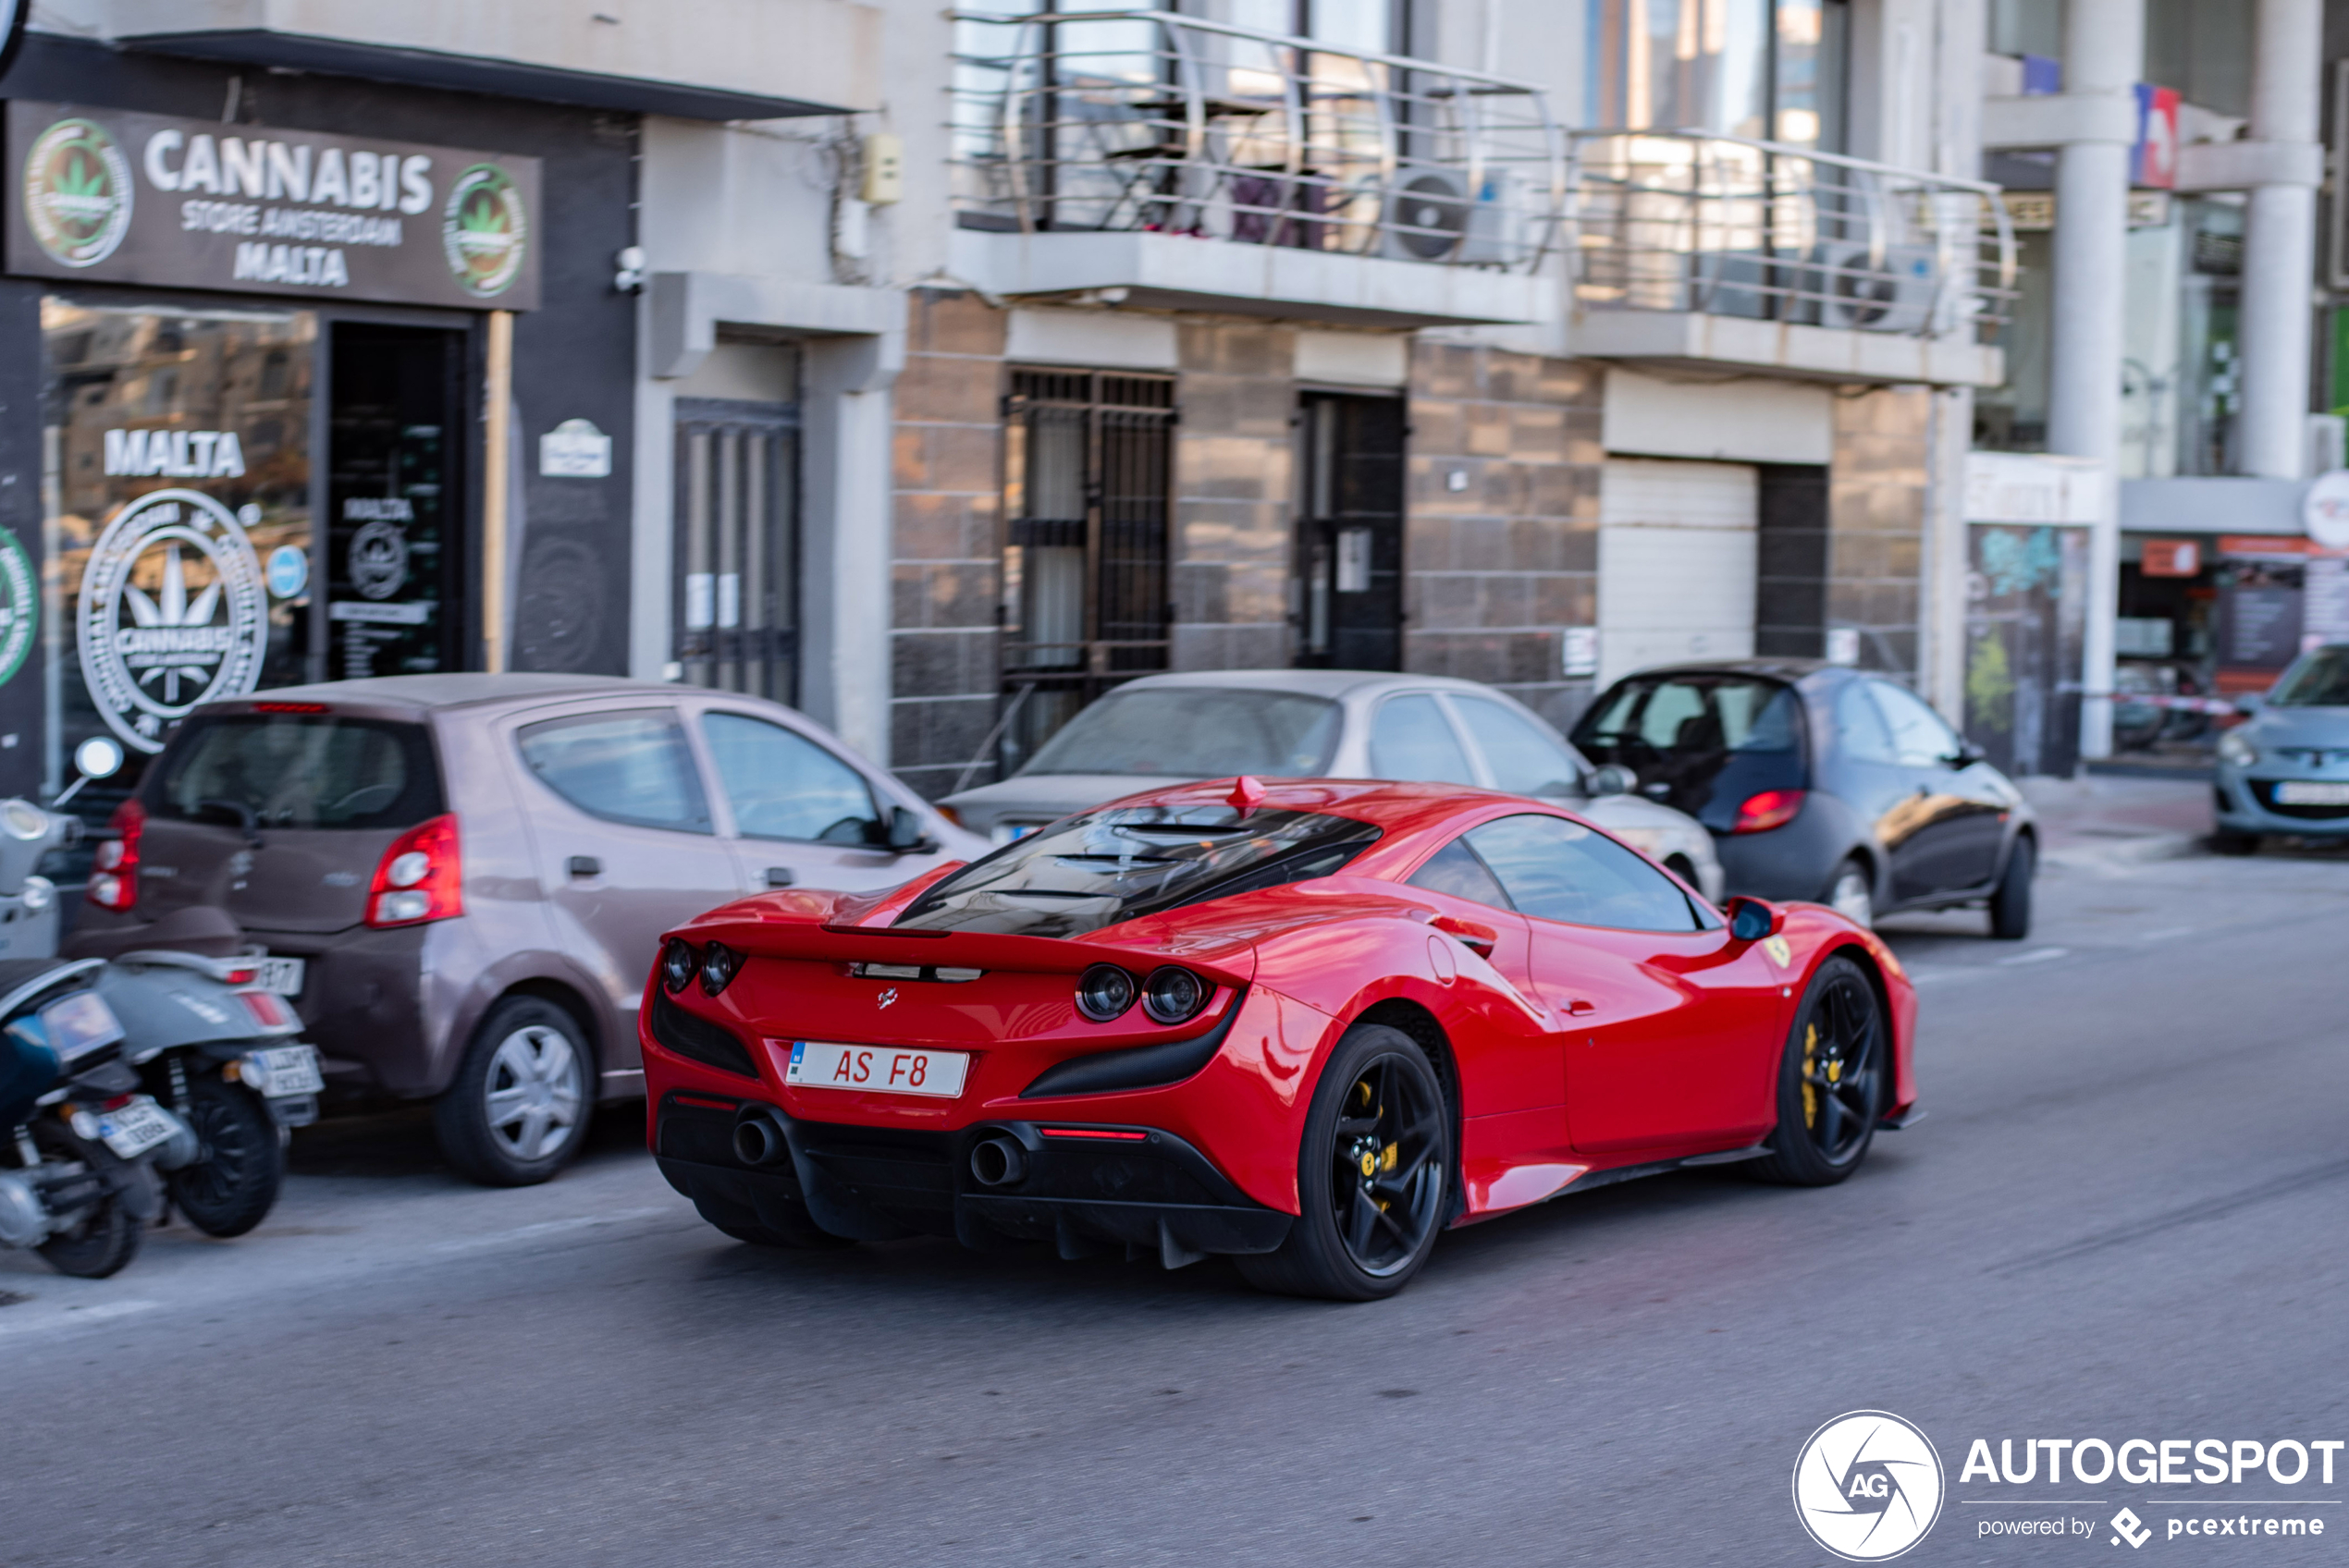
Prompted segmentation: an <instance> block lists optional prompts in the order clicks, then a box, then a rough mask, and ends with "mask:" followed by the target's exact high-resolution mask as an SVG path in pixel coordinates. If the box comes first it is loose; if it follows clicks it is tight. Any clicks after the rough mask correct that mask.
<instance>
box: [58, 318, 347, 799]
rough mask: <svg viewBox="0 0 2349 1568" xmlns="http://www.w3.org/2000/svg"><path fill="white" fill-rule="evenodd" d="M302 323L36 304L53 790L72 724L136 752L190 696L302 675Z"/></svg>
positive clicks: (305, 427) (306, 513) (306, 515)
mask: <svg viewBox="0 0 2349 1568" xmlns="http://www.w3.org/2000/svg"><path fill="white" fill-rule="evenodd" d="M317 334H318V323H317V319H316V317H315V315H314V312H308V311H276V310H269V309H266V308H260V309H252V310H218V309H210V308H203V309H179V308H176V307H170V306H161V305H152V304H149V305H127V306H112V305H91V304H86V303H83V302H80V301H79V300H70V299H64V298H55V297H53V298H50V299H48V300H43V304H42V345H43V369H44V373H45V389H44V396H43V421H42V423H43V431H44V435H45V440H44V444H43V475H42V480H43V512H44V517H45V528H46V543H47V550H48V575H47V582H46V583H45V584H44V594H45V599H46V605H45V610H46V614H45V617H44V636H45V638H46V642H47V646H46V647H45V648H44V650H43V652H44V655H46V657H47V661H48V668H49V669H50V671H51V675H50V691H49V699H48V701H49V717H50V724H49V755H48V758H47V762H46V772H47V776H48V780H49V784H50V787H51V788H53V789H54V788H56V787H58V786H60V785H62V784H63V783H64V782H65V781H66V777H65V773H64V766H63V758H65V757H66V756H68V755H70V754H71V753H72V750H73V748H74V747H75V746H76V745H77V744H79V743H80V741H82V740H84V739H86V738H87V737H89V736H92V735H97V734H107V733H111V734H113V735H115V736H116V737H117V738H118V739H120V740H121V741H123V742H125V744H126V745H127V746H128V747H129V751H130V755H131V757H132V758H133V760H134V763H135V762H136V761H137V760H138V759H140V758H141V757H142V756H144V755H147V754H151V753H154V752H156V751H159V750H161V749H162V746H163V742H164V739H165V736H166V733H167V731H168V730H169V729H170V727H171V725H172V724H173V723H175V722H176V721H177V720H178V718H179V717H181V716H183V715H185V714H186V713H187V712H188V711H189V710H190V709H191V708H192V707H193V706H194V705H195V704H197V703H199V702H203V701H204V700H205V699H207V698H212V697H222V696H232V695H236V694H238V693H240V692H250V691H252V690H254V689H255V688H257V687H261V686H275V685H286V684H289V683H291V682H294V681H298V680H303V679H305V678H306V677H307V676H308V675H309V673H310V667H309V656H308V655H309V649H310V643H311V635H310V626H309V618H310V606H311V589H312V587H313V582H312V554H313V552H312V533H311V515H310V507H311V398H312V386H311V379H312V367H313V365H314V362H315V359H314V353H313V349H314V344H315V342H316V339H317ZM133 771H134V772H135V768H134V770H133ZM126 782H127V780H126Z"/></svg>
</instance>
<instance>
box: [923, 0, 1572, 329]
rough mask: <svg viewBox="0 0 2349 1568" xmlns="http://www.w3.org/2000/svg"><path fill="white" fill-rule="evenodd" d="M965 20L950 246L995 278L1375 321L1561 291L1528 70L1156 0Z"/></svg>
mask: <svg viewBox="0 0 2349 1568" xmlns="http://www.w3.org/2000/svg"><path fill="white" fill-rule="evenodd" d="M955 20H956V23H957V42H958V45H959V48H958V53H957V55H956V59H955V70H954V82H953V122H952V130H953V169H954V196H953V202H954V209H955V214H956V224H957V241H958V251H959V252H960V254H961V255H962V256H964V257H968V258H970V259H971V264H975V265H978V266H980V267H982V268H984V269H985V270H986V271H987V273H988V281H989V282H990V286H1000V288H999V291H1001V292H1005V293H1017V294H1037V293H1068V292H1077V291H1083V290H1101V289H1105V288H1122V289H1124V290H1125V291H1126V292H1125V298H1126V299H1127V300H1129V301H1130V302H1133V303H1137V304H1150V303H1158V304H1167V305H1184V306H1187V307H1190V308H1200V307H1202V306H1205V307H1207V308H1224V309H1234V308H1236V309H1241V310H1249V309H1255V310H1261V311H1265V312H1278V313H1282V314H1300V313H1301V314H1306V315H1313V316H1321V317H1324V318H1326V319H1332V320H1358V321H1363V322H1370V323H1380V324H1384V325H1425V324H1433V323H1436V322H1444V321H1527V320H1536V319H1540V318H1541V317H1542V315H1543V313H1544V310H1543V298H1544V297H1545V296H1546V295H1550V294H1554V293H1555V285H1554V284H1553V285H1552V286H1551V287H1550V288H1543V287H1542V286H1541V285H1539V284H1538V283H1537V282H1536V275H1537V274H1539V273H1540V272H1541V271H1542V270H1543V261H1544V259H1545V258H1547V257H1549V256H1552V255H1555V254H1556V253H1557V251H1558V248H1559V239H1560V236H1561V232H1562V230H1561V223H1560V220H1561V217H1562V214H1563V212H1564V208H1565V201H1566V191H1567V176H1566V161H1567V143H1566V138H1565V134H1564V132H1563V131H1562V130H1561V129H1560V128H1559V127H1558V125H1557V123H1556V121H1555V120H1554V119H1553V118H1552V117H1551V116H1550V111H1549V104H1548V100H1547V98H1546V97H1545V95H1544V93H1543V90H1542V89H1541V88H1540V87H1538V86H1536V85H1533V84H1531V83H1528V82H1520V81H1515V80H1509V79H1507V78H1503V77H1495V76H1488V75H1485V74H1483V73H1481V72H1475V71H1464V70H1460V69H1457V68H1456V67H1448V66H1439V65H1436V64H1433V63H1432V62H1430V61H1425V60H1415V59H1407V58H1402V57H1398V56H1394V55H1375V54H1366V53H1362V52H1359V51H1355V50H1347V49H1340V48H1333V47H1331V46H1329V45H1327V44H1325V43H1318V42H1315V41H1313V40H1310V39H1303V38H1294V37H1290V36H1287V35H1285V34H1281V33H1271V32H1261V31H1254V30H1251V29H1248V28H1241V27H1234V26H1230V25H1227V24H1224V23H1221V22H1212V21H1206V20H1202V19H1199V18H1189V17H1182V16H1176V15H1174V14H1172V13H1169V12H1165V11H1156V10H1142V9H1136V10H1125V11H1088V12H1083V13H1079V14H1076V15H1069V14H1065V13H1064V14H1059V15H1024V16H1011V17H1002V16H990V15H987V14H984V13H978V12H968V11H964V12H957V13H955ZM1007 241H1008V242H1007Z"/></svg>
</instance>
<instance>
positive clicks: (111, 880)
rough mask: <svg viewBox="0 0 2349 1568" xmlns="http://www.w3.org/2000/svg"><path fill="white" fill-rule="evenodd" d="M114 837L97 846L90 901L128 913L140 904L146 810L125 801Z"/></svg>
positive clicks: (119, 808)
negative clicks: (142, 845)
mask: <svg viewBox="0 0 2349 1568" xmlns="http://www.w3.org/2000/svg"><path fill="white" fill-rule="evenodd" d="M113 827H114V837H113V838H111V839H107V840H106V841H105V843H103V844H100V845H99V846H98V852H97V854H96V855H94V856H93V857H92V859H91V862H90V888H89V894H90V901H91V902H92V903H93V904H96V905H97V906H98V907H99V908H100V909H110V910H116V911H121V910H127V909H129V907H130V906H131V905H132V904H135V903H137V902H138V901H139V839H140V837H141V835H142V834H144V833H145V832H146V830H147V808H146V807H144V806H142V805H141V804H140V803H139V802H137V801H125V802H122V804H120V805H118V806H117V807H115V808H114V822H113Z"/></svg>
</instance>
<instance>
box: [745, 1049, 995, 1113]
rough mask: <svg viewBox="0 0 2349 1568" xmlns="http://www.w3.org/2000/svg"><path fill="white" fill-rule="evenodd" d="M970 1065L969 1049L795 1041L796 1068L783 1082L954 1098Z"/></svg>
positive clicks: (789, 1070)
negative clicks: (942, 1049) (925, 1048)
mask: <svg viewBox="0 0 2349 1568" xmlns="http://www.w3.org/2000/svg"><path fill="white" fill-rule="evenodd" d="M779 1043H780V1042H779ZM970 1064H971V1059H970V1057H969V1055H968V1053H966V1052H964V1051H924V1050H911V1049H908V1048H906V1047H902V1046H842V1045H834V1044H831V1043H830V1042H829V1041H825V1040H793V1042H792V1047H791V1066H790V1067H788V1068H786V1069H785V1070H784V1072H783V1082H784V1083H786V1084H793V1085H794V1086H796V1087H799V1088H803V1089H865V1090H869V1091H872V1092H874V1093H877V1094H884V1095H934V1096H939V1097H940V1098H941V1099H952V1098H953V1097H954V1096H956V1095H959V1094H961V1093H962V1092H963V1078H964V1075H965V1074H966V1073H968V1072H970Z"/></svg>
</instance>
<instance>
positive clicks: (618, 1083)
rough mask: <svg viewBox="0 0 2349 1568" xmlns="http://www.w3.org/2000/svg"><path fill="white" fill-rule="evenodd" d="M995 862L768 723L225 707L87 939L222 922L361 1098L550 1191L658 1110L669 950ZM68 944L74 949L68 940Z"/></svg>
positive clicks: (656, 700) (81, 927) (178, 742)
mask: <svg viewBox="0 0 2349 1568" xmlns="http://www.w3.org/2000/svg"><path fill="white" fill-rule="evenodd" d="M987 848H988V846H987V844H986V842H985V841H984V840H982V839H977V838H975V837H974V836H972V835H970V834H967V833H965V832H964V831H962V830H961V829H960V828H958V827H954V826H953V825H952V824H951V823H949V822H947V821H946V820H945V819H944V818H943V817H941V816H940V815H938V814H937V813H936V812H935V811H933V810H932V809H931V808H930V807H929V806H928V805H927V804H925V803H924V802H922V801H921V799H920V798H919V797H917V796H916V795H915V794H914V793H913V792H912V791H911V790H907V789H906V788H905V787H904V786H903V785H902V784H899V783H898V782H897V781H896V780H895V779H893V778H890V777H889V775H888V774H886V773H884V772H882V771H880V770H879V769H878V768H875V767H873V766H870V765H868V764H866V763H864V762H863V761H861V760H860V759H858V758H857V757H856V756H855V753H851V752H849V751H848V750H847V749H846V748H845V747H843V746H842V744H841V743H840V741H838V740H836V739H835V738H834V737H832V736H831V735H830V733H828V732H827V731H825V730H824V729H821V728H820V727H818V726H817V725H815V724H813V723H811V722H810V721H809V720H807V719H806V718H805V717H802V716H801V715H799V714H797V713H794V712H793V711H792V710H791V709H789V708H785V707H782V706H781V705H779V704H773V703H769V702H763V701H760V700H759V699H756V698H753V697H742V696H735V695H731V694H728V693H726V692H711V691H704V690H700V689H697V688H691V687H680V686H670V685H658V684H654V683H650V682H640V681H626V680H609V679H581V678H573V677H563V676H547V675H423V676H395V677H390V678H387V679H382V680H349V681H339V682H334V683H328V684H322V685H315V686H297V687H286V688H280V689H278V690H275V691H271V692H264V693H262V694H260V695H258V696H254V697H246V698H240V699H237V700H234V701H229V702H221V703H213V704H206V705H205V706H203V707H201V708H199V709H197V710H196V712H195V713H194V714H192V715H191V716H190V717H189V718H188V719H187V720H186V722H185V723H183V724H182V725H181V726H180V727H179V728H178V730H177V732H176V733H174V734H173V736H172V738H171V740H170V742H169V743H168V745H166V747H165V749H164V752H163V753H162V754H161V755H160V756H158V757H157V758H156V759H155V760H154V763H153V764H152V765H150V766H149V767H148V769H147V772H146V775H145V777H144V778H142V779H141V782H140V785H139V788H138V790H137V793H136V794H135V795H134V796H133V797H132V799H131V800H130V801H129V802H127V803H126V804H125V805H124V806H123V808H122V810H121V812H120V813H118V814H117V817H116V834H115V837H114V838H113V839H111V840H110V841H109V842H108V843H106V844H102V845H101V846H100V850H99V855H98V862H97V871H96V872H95V874H93V876H92V879H91V885H90V894H89V899H90V905H91V906H92V907H87V908H85V909H84V910H83V911H82V913H81V917H80V921H79V923H78V925H77V930H76V933H75V938H74V944H79V945H80V946H81V947H83V948H84V949H89V950H117V949H121V948H123V947H124V946H125V945H126V944H131V945H135V944H136V943H137V941H138V940H139V937H140V934H141V932H143V931H144V930H145V929H146V928H147V927H149V926H150V925H153V924H154V922H157V921H160V920H164V919H166V918H168V917H170V916H171V915H173V914H174V913H177V912H179V911H182V910H186V909H190V908H193V907H197V906H203V905H212V906H216V907H218V908H220V909H223V910H226V911H227V912H228V914H229V915H230V916H232V917H233V918H234V919H235V920H236V921H237V922H238V924H239V925H241V926H242V927H243V928H244V932H245V935H246V937H247V938H248V940H250V941H252V942H256V943H259V944H261V945H262V946H264V947H265V948H266V949H268V952H269V954H270V956H271V957H273V958H276V959H280V960H293V961H299V962H298V964H296V963H292V962H287V963H280V964H277V965H273V966H271V972H272V973H275V974H278V975H280V976H282V977H283V980H284V985H285V988H287V989H288V990H289V991H290V992H291V993H292V994H293V996H294V1000H295V1005H296V1007H297V1008H298V1009H299V1010H300V1011H301V1017H302V1021H303V1023H305V1024H306V1025H308V1037H309V1039H310V1040H311V1041H312V1042H313V1043H314V1044H315V1045H316V1046H317V1047H319V1049H320V1051H321V1052H322V1053H323V1054H324V1055H325V1057H326V1080H327V1092H328V1094H329V1096H333V1097H336V1098H339V1099H343V1100H346V1101H350V1100H362V1101H364V1100H375V1101H382V1100H414V1099H422V1098H426V1097H432V1096H437V1098H438V1101H439V1103H438V1107H437V1127H438V1130H439V1133H440V1140H441V1144H442V1145H443V1147H444V1148H445V1149H446V1150H447V1152H448V1154H449V1158H450V1159H452V1160H453V1161H454V1162H455V1163H456V1164H457V1165H458V1166H459V1167H460V1168H461V1170H464V1171H465V1172H466V1173H467V1174H469V1175H471V1176H473V1177H474V1178H475V1179H477V1180H479V1181H483V1182H492V1183H498V1184H519V1183H523V1182H538V1181H544V1180H545V1179H547V1177H549V1176H551V1175H553V1174H554V1173H555V1172H556V1171H557V1170H560V1169H561V1167H562V1166H563V1164H564V1163H565V1162H566V1161H567V1160H568V1159H569V1158H571V1157H572V1154H573V1153H574V1152H576V1150H577V1149H578V1146H579V1144H580V1141H581V1139H582V1137H583V1136H584V1133H585V1132H586V1127H587V1121H588V1115H589V1112H590V1110H591V1109H592V1102H593V1101H595V1100H598V1099H603V1100H609V1099H621V1098H627V1097H630V1096H635V1095H639V1094H642V1093H643V1090H644V1073H643V1071H642V1068H641V1066H640V1065H639V1058H638V1056H637V1050H636V1005H637V1000H638V998H639V997H640V995H641V994H642V992H643V989H644V985H645V976H646V974H647V973H648V972H649V971H650V969H651V967H652V963H653V959H654V953H655V947H656V943H657V940H658V937H659V935H660V933H661V932H662V931H664V930H667V929H668V928H669V927H670V926H672V925H678V924H680V923H682V922H683V921H684V920H685V919H687V918H688V917H690V916H692V915H695V914H697V913H701V912H702V911H704V910H707V909H710V908H712V907H714V906H716V905H718V904H720V903H724V902H726V901H727V900H732V899H735V898H740V897H742V896H743V895H744V894H746V893H751V892H756V891H763V890H765V889H767V888H781V887H791V886H794V885H796V886H802V887H818V888H842V889H847V890H851V891H855V890H859V889H863V888H883V887H889V886H892V885H894V884H896V883H898V882H902V881H904V880H905V879H906V878H907V877H909V876H917V875H919V874H920V873H922V872H924V871H927V870H929V869H930V868H931V867H933V866H936V865H939V864H944V863H945V862H947V861H949V860H961V859H967V858H971V857H973V856H975V855H977V854H979V853H983V852H984V851H986V849H987ZM74 944H69V945H74Z"/></svg>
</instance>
